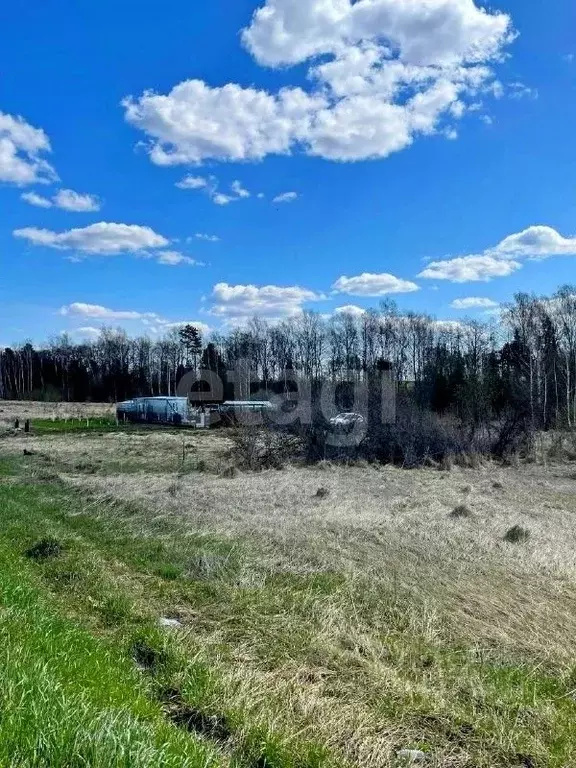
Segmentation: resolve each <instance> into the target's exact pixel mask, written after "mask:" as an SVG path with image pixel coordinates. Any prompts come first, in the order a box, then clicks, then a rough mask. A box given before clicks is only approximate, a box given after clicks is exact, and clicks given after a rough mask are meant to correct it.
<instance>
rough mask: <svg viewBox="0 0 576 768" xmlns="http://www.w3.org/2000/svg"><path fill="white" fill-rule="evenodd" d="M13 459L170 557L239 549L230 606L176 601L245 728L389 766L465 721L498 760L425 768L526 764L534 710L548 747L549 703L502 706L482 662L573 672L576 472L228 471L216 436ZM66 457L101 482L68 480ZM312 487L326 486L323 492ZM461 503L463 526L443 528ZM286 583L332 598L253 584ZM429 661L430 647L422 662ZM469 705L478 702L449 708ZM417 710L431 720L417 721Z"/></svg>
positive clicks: (159, 438) (440, 748) (478, 751)
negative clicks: (314, 581)
mask: <svg viewBox="0 0 576 768" xmlns="http://www.w3.org/2000/svg"><path fill="white" fill-rule="evenodd" d="M183 444H184V446H185V447H186V455H187V457H188V458H190V457H193V458H194V461H202V462H205V465H206V466H207V467H208V468H209V469H211V470H212V471H208V472H198V471H194V470H193V468H190V466H187V465H182V463H181V460H180V454H181V451H182V445H183ZM24 447H27V448H32V449H33V450H34V451H37V452H39V453H40V454H41V456H43V457H44V456H48V457H49V459H50V461H51V466H52V469H53V471H56V472H58V474H59V476H60V478H61V479H62V480H63V481H64V482H65V483H66V484H67V486H68V487H70V488H74V489H77V490H79V491H80V492H81V495H82V497H83V498H86V500H87V502H86V506H85V508H84V509H85V511H87V512H88V513H89V514H90V515H92V516H94V517H96V518H99V519H100V520H103V521H104V522H105V521H106V520H107V519H110V516H115V515H122V514H123V513H122V511H121V510H122V508H121V507H117V506H116V502H118V501H120V502H129V503H130V504H129V507H128V508H129V510H130V514H129V525H130V526H132V527H133V529H134V530H135V531H137V532H138V535H139V536H142V537H147V536H153V535H154V534H153V533H151V531H152V529H153V526H157V525H158V524H159V523H160V525H161V530H162V531H163V532H164V533H163V536H165V537H166V541H168V540H171V541H174V542H177V546H178V547H180V548H181V549H182V550H183V551H185V550H186V541H187V539H188V538H189V540H190V541H191V542H195V541H196V538H197V535H198V534H202V535H206V536H208V537H209V538H210V537H211V536H212V537H215V538H217V539H219V540H224V541H229V542H230V546H231V547H232V548H234V547H236V546H237V545H238V546H239V547H242V548H243V552H244V554H243V557H244V560H243V563H242V568H241V571H240V572H239V573H238V574H236V576H235V577H234V578H235V579H236V580H237V581H236V582H235V584H238V585H239V587H240V591H239V593H238V595H237V596H236V597H235V598H234V599H238V600H239V601H240V604H239V606H238V605H236V606H232V605H231V606H230V609H229V613H228V612H227V609H226V606H224V608H223V607H222V606H217V602H218V600H217V598H216V597H214V598H213V600H214V603H213V604H212V603H211V602H210V603H209V605H208V607H207V608H203V609H199V608H198V609H197V608H196V607H195V606H194V601H193V600H192V602H191V604H188V603H187V599H188V598H184V597H182V596H179V595H180V593H179V591H178V588H177V589H176V592H175V596H174V597H172V598H171V599H172V600H173V602H172V608H173V610H174V611H175V612H176V613H177V614H178V615H180V616H181V618H182V620H183V622H184V625H185V627H186V630H185V632H184V633H182V635H181V637H180V638H179V642H180V643H181V645H182V647H183V648H185V649H187V652H188V653H189V654H191V655H192V656H194V658H201V659H205V660H206V662H207V663H208V664H209V665H210V666H211V668H212V669H214V670H217V672H218V675H219V677H220V679H221V680H222V681H224V682H223V685H224V690H225V696H224V698H225V700H227V701H228V702H232V703H233V704H234V706H238V707H241V708H242V709H243V711H248V712H250V713H251V714H250V717H251V721H252V722H260V723H262V724H263V726H266V727H271V728H272V727H280V728H282V729H283V730H285V731H286V732H295V733H296V732H298V733H314V734H315V736H317V737H318V738H320V740H321V741H322V742H323V743H325V744H327V745H328V746H329V747H330V748H331V749H332V750H333V751H334V753H335V754H337V755H340V756H341V760H342V763H341V764H342V766H345V765H346V766H348V765H349V766H354V767H356V768H358V767H359V766H362V768H384V766H392V765H395V764H396V763H395V762H394V760H393V755H394V750H395V749H396V748H397V747H398V746H406V745H411V744H415V743H418V742H419V741H421V740H422V734H423V733H424V732H428V731H430V730H432V731H434V730H435V729H439V728H441V725H442V723H443V722H444V721H446V722H447V723H449V724H451V725H450V727H451V728H452V727H454V725H453V724H454V723H458V722H461V721H462V722H464V725H465V726H466V727H468V726H467V722H468V719H471V720H472V721H473V724H474V728H478V729H482V728H485V729H486V733H488V734H490V735H489V736H483V738H484V739H485V740H486V744H488V743H490V744H491V747H490V749H492V750H493V751H490V750H489V749H488V748H487V747H486V744H485V743H484V742H482V746H481V747H478V746H477V745H475V744H474V743H473V741H470V743H468V741H467V740H466V739H464V740H463V741H456V742H452V741H450V740H448V741H447V742H446V743H444V742H442V741H441V740H440V742H439V743H438V744H437V745H436V746H435V748H434V754H435V761H434V762H432V763H430V764H433V765H437V766H443V767H444V768H472V766H474V768H476V767H477V766H482V768H487V766H493V765H499V766H500V765H512V764H513V763H511V762H506V760H505V759H504V758H502V761H500V759H498V760H496V759H495V758H493V757H491V755H492V756H493V755H495V754H514V751H515V750H516V751H519V750H518V749H516V748H517V745H518V743H519V742H520V741H521V737H520V736H519V734H520V733H522V734H524V735H523V736H522V738H526V739H528V738H529V736H526V734H530V724H529V723H530V717H533V718H536V717H537V718H538V720H537V722H538V726H535V727H536V732H535V733H534V739H533V741H532V742H530V744H531V749H533V750H536V752H537V754H538V755H540V754H543V753H544V752H545V747H544V746H543V743H544V742H543V741H541V740H540V736H539V734H538V732H537V729H538V728H541V729H542V733H543V734H544V732H545V731H546V729H548V728H553V727H555V726H554V723H555V721H554V717H553V710H554V708H553V706H552V704H553V702H550V704H548V703H545V704H544V705H543V704H542V703H541V702H539V703H538V705H536V699H534V705H533V710H532V711H531V710H530V706H529V705H528V704H526V702H525V701H524V702H523V703H522V704H520V703H519V704H517V705H516V704H515V703H513V697H512V694H510V702H505V689H504V688H503V689H502V691H503V693H501V692H500V690H499V689H497V688H496V689H495V690H494V691H492V692H490V685H493V684H494V683H493V681H492V682H487V680H486V677H485V673H484V668H483V667H482V664H477V660H478V659H483V658H486V659H495V660H497V661H498V664H499V663H501V662H503V661H504V660H506V659H511V660H513V662H514V663H518V664H519V665H523V664H524V662H525V663H526V664H527V665H528V667H527V669H528V672H527V673H526V674H527V678H528V679H529V680H530V679H531V675H532V673H531V672H530V670H533V674H534V675H535V676H536V675H537V674H539V670H541V669H544V668H545V669H550V670H556V671H557V673H558V675H560V676H566V677H567V678H568V676H569V674H570V671H571V669H572V666H573V658H574V653H575V651H576V642H575V640H574V638H575V637H576V474H575V468H574V465H573V464H572V465H570V464H561V463H557V464H551V465H548V466H543V465H536V464H533V465H524V466H519V467H517V468H503V467H499V466H496V465H488V464H487V465H485V466H483V467H482V468H480V469H477V470H471V469H466V470H464V469H459V468H457V469H454V470H453V471H451V472H440V471H437V470H432V469H426V470H411V471H405V470H400V469H396V468H393V467H380V468H374V467H370V466H363V467H354V466H349V467H342V466H331V465H330V464H326V465H323V466H322V465H321V466H318V467H314V468H302V467H290V468H288V469H286V470H283V471H275V470H270V471H265V472H262V473H258V474H251V473H241V474H239V475H238V476H234V477H223V476H222V474H221V472H220V470H221V468H222V467H225V466H226V465H227V461H228V459H227V456H226V454H227V451H229V449H230V443H229V441H228V440H227V438H226V433H225V432H213V433H194V432H184V433H171V432H162V431H150V432H143V433H140V432H120V433H113V434H102V435H94V434H92V435H90V436H88V435H85V436H82V435H79V434H78V435H56V436H49V435H46V436H43V437H30V438H26V439H25V438H24V437H22V438H20V437H17V438H10V439H6V440H4V441H0V453H4V454H5V455H6V454H11V453H13V454H18V453H19V454H21V453H22V449H23V448H24ZM78 460H80V462H81V463H84V465H90V464H92V465H94V466H95V469H96V471H95V472H94V473H87V472H86V471H85V466H84V468H83V469H80V470H77V469H76V468H75V464H76V463H77V462H78ZM32 461H33V460H32ZM319 488H324V489H326V493H324V494H321V495H318V493H317V492H318V489H319ZM460 505H466V507H467V508H468V509H469V510H470V513H471V514H470V516H462V517H454V516H452V514H451V513H452V512H453V511H454V509H455V508H457V507H458V506H460ZM515 525H519V526H522V527H523V528H526V529H528V530H529V531H530V538H529V540H528V541H525V542H522V543H519V544H510V543H507V542H505V540H504V537H505V534H506V532H507V531H508V530H509V529H510V528H511V527H513V526H515ZM191 546H192V544H191ZM194 546H196V544H194ZM244 548H245V549H244ZM282 574H287V575H288V576H289V577H290V578H292V577H294V576H296V577H298V576H299V575H307V576H310V575H311V574H312V575H313V574H318V575H320V576H322V575H325V574H328V575H330V574H336V575H337V576H338V578H339V579H340V578H341V581H339V582H338V584H339V586H338V587H337V588H336V589H331V590H330V591H328V592H327V593H326V595H325V596H323V595H322V593H320V594H318V593H317V592H315V591H314V590H313V589H312V590H310V591H304V592H302V593H299V594H298V597H297V599H296V600H294V601H293V599H292V597H291V592H290V590H293V589H294V586H293V583H292V582H291V581H290V582H289V586H288V587H286V590H285V591H284V588H283V587H282V586H280V587H274V589H271V590H270V592H267V591H266V590H267V583H268V581H269V580H271V581H273V582H274V583H276V582H275V581H274V580H275V579H277V578H278V576H279V575H282ZM280 584H282V582H280ZM134 588H135V590H136V591H137V592H138V594H139V595H140V592H141V593H142V594H141V595H140V597H139V600H143V601H146V600H149V599H151V598H150V595H149V585H147V584H138V586H135V587H134ZM235 588H236V587H235ZM222 589H223V590H224V589H227V587H225V586H224V585H223V586H222ZM251 590H254V594H255V595H258V594H260V593H262V592H264V593H266V599H269V600H271V604H270V606H266V605H265V606H264V612H263V613H262V612H261V611H262V608H261V606H260V604H259V603H257V604H254V605H253V604H252V603H251V597H250V594H251ZM226 594H228V593H226ZM254 599H255V600H256V599H258V600H262V599H263V598H262V597H255V598H254ZM210 600H212V598H210ZM399 626H400V627H401V630H399ZM410 638H413V640H411V639H410ZM411 643H412V644H411ZM448 648H460V649H461V650H458V651H455V652H454V651H447V649H448ZM421 649H422V650H421ZM429 649H435V651H434V653H436V652H437V653H438V657H437V658H435V659H434V660H433V662H432V661H431V662H430V664H431V666H428V662H427V654H428V653H429ZM445 653H448V654H449V659H450V661H449V663H448V662H444V661H443V659H444V658H445V656H444V655H445ZM453 653H456V656H454V655H450V654H453ZM458 653H461V654H462V656H461V658H460V657H458ZM455 659H456V660H455ZM522 668H524V667H523V666H522ZM514 695H516V694H514ZM534 695H535V694H534ZM501 696H504V699H502V702H505V703H502V702H501V703H502V707H503V708H504V709H505V710H506V711H507V712H508V711H510V712H512V713H515V712H517V715H516V714H514V716H513V717H512V719H511V720H510V719H508V720H507V719H506V718H504V719H499V718H501V717H502V715H501V714H498V712H497V711H496V710H494V712H491V711H486V712H484V711H483V709H482V706H484V705H483V704H482V702H485V701H497V702H500V701H501V699H500V697H501ZM526 696H528V694H526ZM528 698H529V697H528ZM476 700H477V701H478V702H479V703H478V708H476V704H475V703H473V704H472V705H470V706H471V708H470V707H468V704H465V703H464V704H463V703H462V702H468V701H472V702H475V701H476ZM457 701H458V702H459V703H455V702H457ZM536 707H538V709H537V712H538V714H537V715H536ZM503 711H504V710H503ZM471 712H473V713H474V714H473V715H472V714H471ZM422 713H434V714H433V716H430V717H429V716H428V714H423V715H422V718H421V719H419V718H420V716H421V714H422ZM426 717H429V720H426ZM514 718H516V719H514ZM547 718H549V719H547ZM535 722H536V720H535ZM442 738H443V737H442ZM485 749H486V751H483V750H485ZM538 750H540V751H538ZM479 755H480V757H479ZM491 761H492V762H491ZM536 764H537V765H540V764H542V765H547V763H545V762H542V763H540V762H538V763H536ZM555 765H559V764H558V763H555ZM562 765H566V766H570V765H572V763H569V762H565V763H562Z"/></svg>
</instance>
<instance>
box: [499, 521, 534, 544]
mask: <svg viewBox="0 0 576 768" xmlns="http://www.w3.org/2000/svg"><path fill="white" fill-rule="evenodd" d="M529 538H530V531H529V530H528V529H527V528H522V526H520V525H514V526H512V528H510V529H509V530H508V531H506V535H505V536H504V541H507V542H508V543H509V544H521V543H523V542H525V541H528V539H529Z"/></svg>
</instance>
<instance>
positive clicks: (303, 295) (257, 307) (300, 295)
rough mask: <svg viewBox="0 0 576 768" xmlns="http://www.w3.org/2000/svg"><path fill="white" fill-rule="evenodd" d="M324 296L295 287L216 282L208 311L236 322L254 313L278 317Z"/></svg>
mask: <svg viewBox="0 0 576 768" xmlns="http://www.w3.org/2000/svg"><path fill="white" fill-rule="evenodd" d="M322 298H323V297H322V296H321V295H319V294H317V293H315V292H314V291H311V290H308V289H307V288H300V287H298V286H289V287H281V286H277V285H264V286H256V285H229V284H228V283H218V284H217V285H215V286H214V289H213V291H212V299H213V300H214V304H213V306H212V308H211V309H210V313H211V314H212V315H215V316H216V317H221V318H223V319H225V320H227V321H232V322H234V321H237V320H242V319H246V318H250V317H252V316H254V315H261V316H263V317H270V318H280V317H289V316H291V315H296V314H298V313H299V312H301V311H302V307H303V305H304V304H305V303H306V302H309V301H317V300H319V299H322Z"/></svg>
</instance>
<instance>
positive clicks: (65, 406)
mask: <svg viewBox="0 0 576 768" xmlns="http://www.w3.org/2000/svg"><path fill="white" fill-rule="evenodd" d="M114 414H115V407H114V405H111V404H110V403H50V402H45V403H44V402H36V401H34V402H31V401H27V400H26V401H25V400H0V428H2V427H5V426H13V424H14V421H15V419H19V420H20V421H21V422H24V421H25V420H26V419H50V420H56V419H58V420H80V419H91V418H98V417H106V416H114Z"/></svg>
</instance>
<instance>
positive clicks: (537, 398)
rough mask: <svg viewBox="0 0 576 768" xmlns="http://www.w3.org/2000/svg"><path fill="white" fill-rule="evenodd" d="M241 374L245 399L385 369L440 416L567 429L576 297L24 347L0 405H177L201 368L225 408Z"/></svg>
mask: <svg viewBox="0 0 576 768" xmlns="http://www.w3.org/2000/svg"><path fill="white" fill-rule="evenodd" d="M239 366H240V367H241V369H242V370H245V371H246V390H245V391H244V392H243V393H242V394H243V396H249V395H250V394H251V393H252V392H253V391H254V389H259V390H261V394H262V392H263V393H264V394H266V393H270V394H271V393H273V392H282V391H283V390H286V389H288V388H289V386H290V381H291V380H292V379H293V377H294V376H298V377H302V378H304V379H306V380H308V381H311V382H321V381H323V380H331V381H333V382H336V383H338V382H344V381H355V380H356V381H359V380H363V379H367V378H368V377H369V376H370V375H371V374H373V373H374V372H377V371H379V370H392V371H393V372H394V376H395V379H396V381H397V383H398V384H397V385H398V387H399V389H400V388H401V389H402V390H403V391H404V392H406V391H410V392H411V393H412V396H413V398H414V399H415V400H416V401H417V403H418V404H419V405H420V406H421V407H423V408H427V409H430V410H432V411H435V412H437V413H453V414H455V415H456V416H458V417H460V418H461V419H463V420H465V421H467V422H471V423H476V424H477V423H481V422H483V421H486V420H487V419H491V418H498V417H500V416H501V415H502V414H503V413H506V412H510V411H513V412H515V413H521V414H522V415H523V416H524V417H526V418H528V419H529V420H530V422H531V424H532V426H534V427H535V428H545V429H548V428H553V427H574V426H576V287H573V286H564V287H562V288H561V289H560V290H558V291H557V292H556V293H555V294H554V295H553V296H550V297H538V296H535V295H528V294H524V293H522V294H518V295H516V296H515V298H514V301H513V302H511V303H510V304H508V305H506V306H504V307H502V308H501V311H500V315H499V317H498V319H496V318H491V319H488V320H487V321H486V322H480V321H477V320H464V321H462V322H439V321H436V320H435V319H434V318H432V317H430V316H429V315H426V314H421V313H415V312H401V311H400V309H399V308H398V307H397V305H396V304H395V303H393V302H390V301H386V302H383V303H382V304H381V305H380V306H379V307H378V308H375V309H372V310H368V311H367V312H365V313H363V314H359V313H351V312H342V313H341V314H337V315H334V316H331V317H330V318H325V317H323V316H322V315H319V314H317V313H314V312H304V313H302V314H301V315H298V316H296V317H292V318H289V319H287V320H283V321H281V322H275V323H270V322H266V321H265V320H263V319H261V318H254V319H252V320H251V321H249V322H248V323H247V324H246V325H245V326H244V327H242V328H236V329H233V330H230V331H229V332H227V333H213V334H212V335H211V337H210V339H209V340H204V339H202V337H201V334H200V332H199V331H198V329H196V328H194V327H192V326H186V327H184V328H181V329H180V330H178V329H173V330H171V332H170V333H168V334H167V335H166V336H165V337H163V338H160V339H157V340H152V339H150V338H148V337H141V338H131V337H129V336H128V335H127V334H126V333H125V332H124V331H123V330H118V329H111V328H104V329H102V331H101V333H100V336H99V337H98V338H97V339H95V340H94V341H90V342H88V341H85V342H81V343H75V342H73V340H72V339H71V337H70V336H69V335H67V334H62V335H60V336H58V337H57V338H54V339H51V340H50V342H49V343H47V344H46V345H43V346H42V347H41V348H35V347H34V346H33V345H32V344H31V343H29V342H26V343H23V344H22V345H20V346H17V347H14V348H6V349H4V350H1V351H0V398H3V399H24V400H25V399H35V400H54V401H59V400H64V401H110V402H118V401H121V400H125V399H129V398H132V397H137V396H147V395H163V394H175V393H176V389H177V385H178V382H179V380H180V379H181V378H182V376H184V374H186V373H188V372H190V371H196V370H200V369H207V370H210V371H213V372H214V373H216V374H218V375H219V376H220V377H221V378H222V380H223V382H224V397H231V396H233V394H236V395H238V389H236V390H234V389H233V388H232V384H231V381H229V380H228V372H229V371H231V370H238V368H239ZM242 366H243V367H242ZM236 381H237V377H236ZM255 382H256V383H255Z"/></svg>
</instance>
